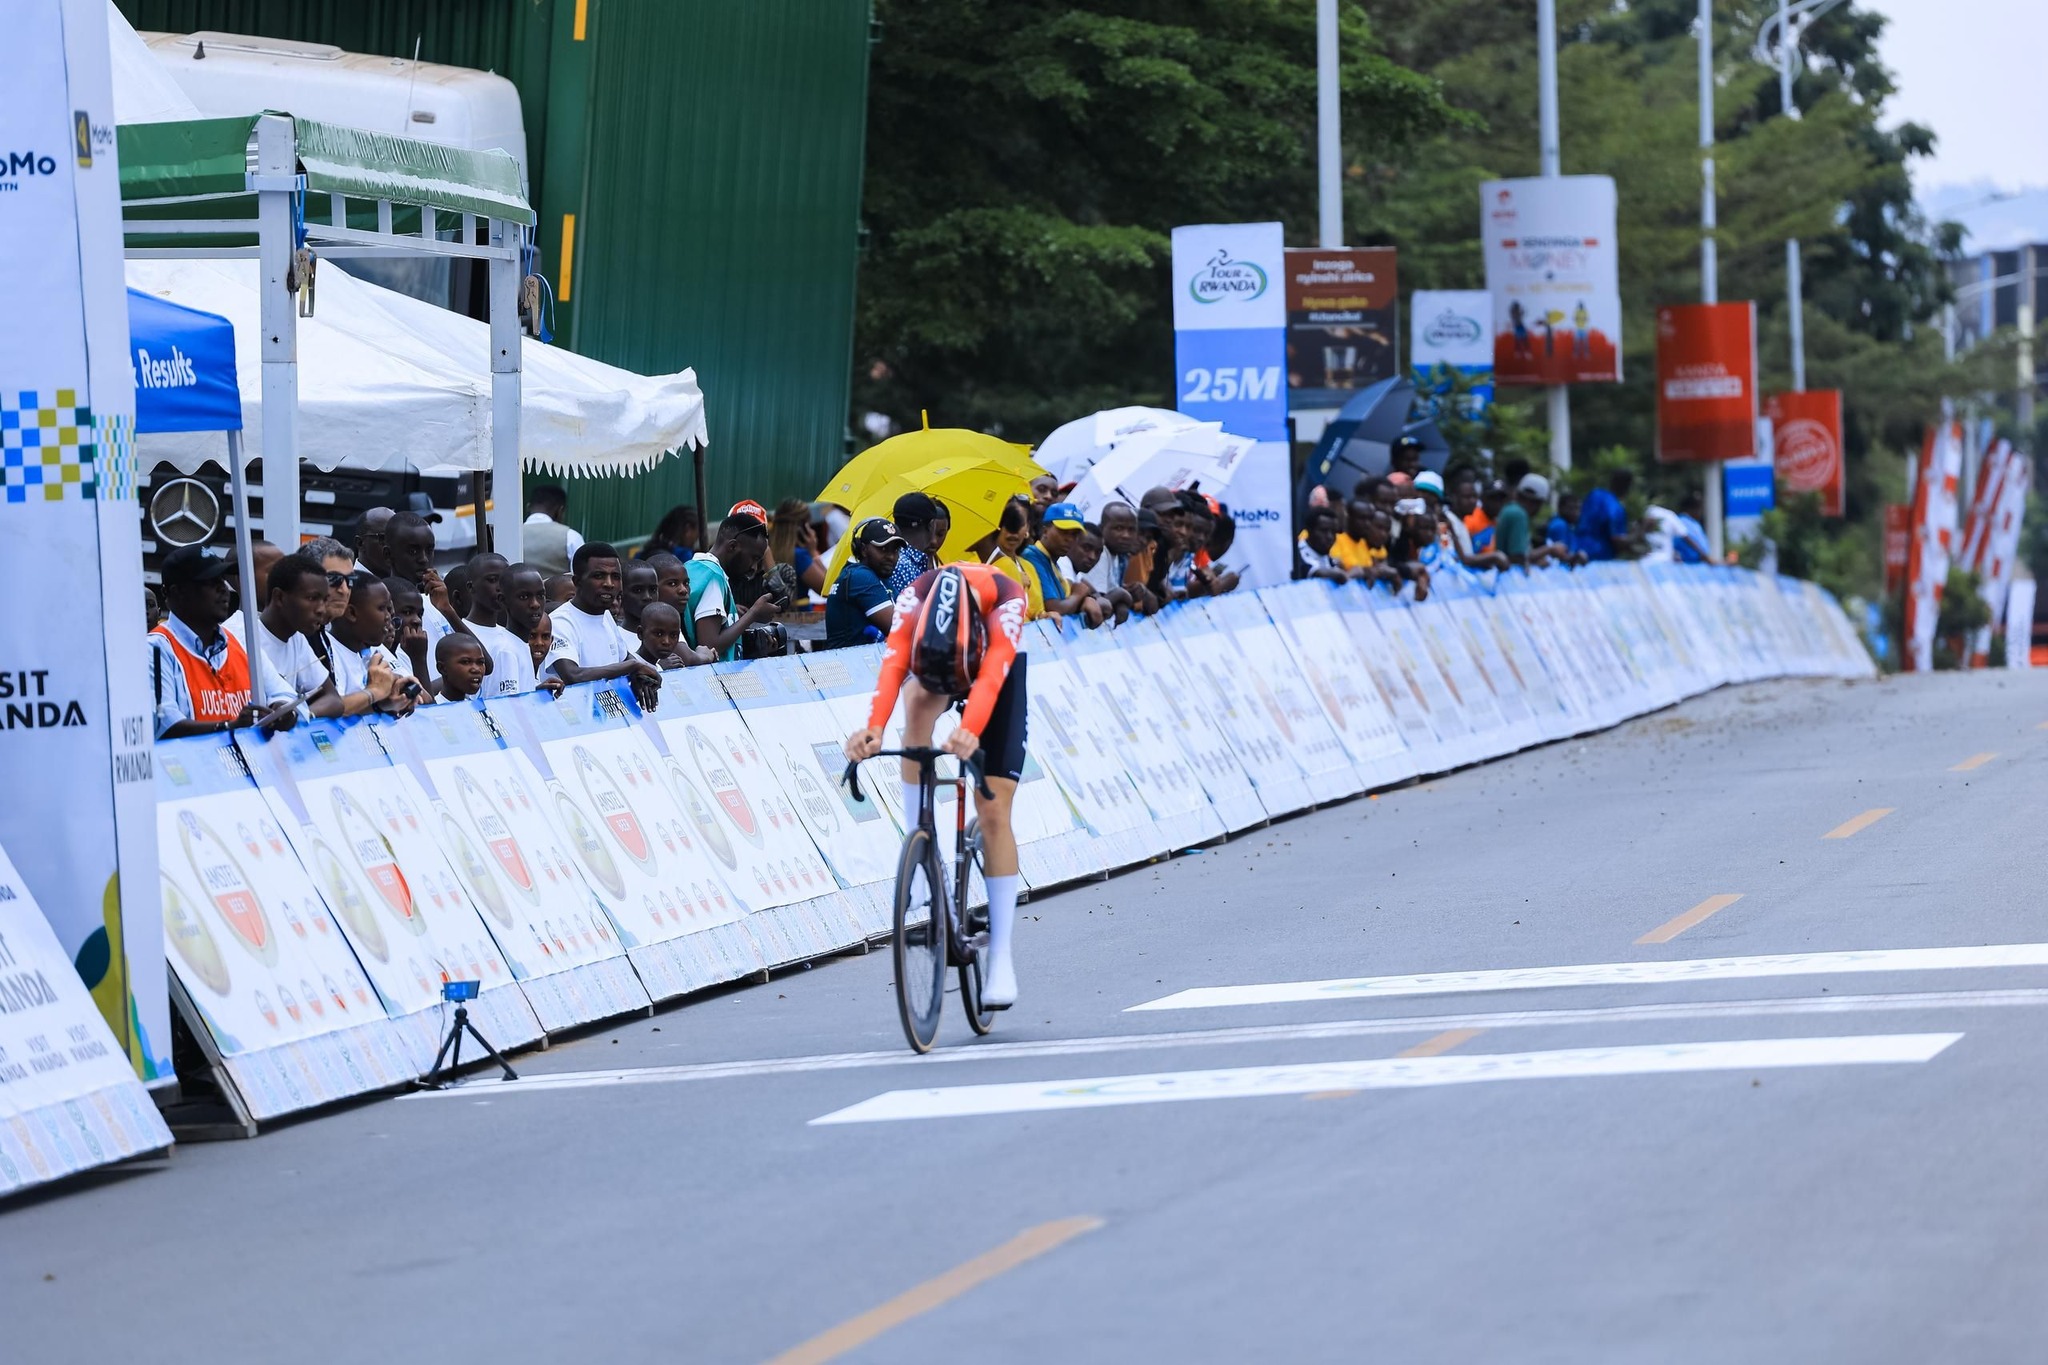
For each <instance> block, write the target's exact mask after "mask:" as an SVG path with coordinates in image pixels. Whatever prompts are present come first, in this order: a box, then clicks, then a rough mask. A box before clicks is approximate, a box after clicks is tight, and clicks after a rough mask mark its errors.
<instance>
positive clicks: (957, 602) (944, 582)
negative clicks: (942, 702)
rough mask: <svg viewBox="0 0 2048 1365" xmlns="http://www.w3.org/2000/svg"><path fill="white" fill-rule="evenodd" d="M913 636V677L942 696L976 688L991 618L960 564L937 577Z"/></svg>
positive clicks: (913, 626) (920, 606) (914, 624)
mask: <svg viewBox="0 0 2048 1365" xmlns="http://www.w3.org/2000/svg"><path fill="white" fill-rule="evenodd" d="M910 639H911V649H910V673H911V676H912V677H914V678H916V679H917V680H918V681H919V682H921V683H923V684H924V685H925V686H926V687H927V688H929V689H930V690H932V691H934V692H937V693H939V694H941V695H943V696H948V697H956V698H957V697H964V696H966V695H967V694H968V693H969V692H970V691H972V690H973V688H974V679H975V676H976V675H977V674H979V673H980V672H981V660H982V656H983V655H984V654H986V653H987V652H988V623H987V622H986V621H984V620H983V619H982V615H981V603H980V602H979V601H977V600H976V598H975V595H974V587H973V585H972V584H971V583H969V582H968V581H967V575H966V574H965V573H964V572H962V569H961V566H960V565H957V564H948V565H946V566H944V567H943V568H941V569H940V570H939V571H938V573H937V575H936V576H935V577H934V578H933V579H932V586H931V591H929V592H927V593H926V594H925V595H924V601H922V602H920V603H919V604H918V608H917V618H916V620H915V621H913V622H912V623H911V632H910Z"/></svg>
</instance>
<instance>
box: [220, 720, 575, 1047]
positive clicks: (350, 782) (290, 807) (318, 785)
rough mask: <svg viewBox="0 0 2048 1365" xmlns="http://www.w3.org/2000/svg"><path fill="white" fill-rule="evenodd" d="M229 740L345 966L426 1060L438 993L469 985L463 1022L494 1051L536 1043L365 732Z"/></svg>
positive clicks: (431, 838)
mask: <svg viewBox="0 0 2048 1365" xmlns="http://www.w3.org/2000/svg"><path fill="white" fill-rule="evenodd" d="M236 739H237V745H238V747H239V748H240V750H241V753H242V757H243V759H244V760H246V761H247V763H248V765H249V770H250V772H252V773H253V774H254V775H255V777H256V785H257V787H258V788H259V789H260V790H261V791H262V793H263V800H264V803H265V804H266V806H267V807H268V808H269V811H270V814H271V818H272V819H274V820H275V821H277V823H278V825H279V827H280V828H282V829H284V830H285V831H287V832H288V833H289V835H290V838H291V842H292V844H293V845H294V846H295V847H296V848H298V850H299V853H300V855H301V856H300V861H301V863H303V864H304V865H305V866H306V867H307V868H308V869H310V870H311V871H312V873H313V876H314V879H315V881H316V882H317V883H318V884H319V885H320V886H321V889H322V890H323V891H324V892H325V893H326V894H327V896H328V905H329V907H330V908H331V909H332V910H333V911H334V912H335V915H336V917H337V918H338V920H339V921H340V923H341V926H342V930H343V932H344V933H345V934H346V935H347V937H348V941H349V944H350V946H352V947H353V948H354V949H355V953H356V960H357V961H358V962H360V963H361V964H362V966H363V970H364V972H365V974H366V975H368V976H369V978H370V980H371V981H373V982H374V983H375V984H376V987H377V993H378V994H379V995H381V996H382V997H383V998H384V1003H385V1007H386V1009H387V1010H388V1011H389V1012H390V1013H391V1014H393V1015H394V1016H396V1017H398V1018H399V1019H401V1020H403V1021H405V1022H406V1024H407V1025H408V1026H409V1028H410V1029H411V1030H412V1032H413V1036H414V1038H415V1040H416V1044H417V1045H421V1046H426V1047H428V1048H429V1049H430V1050H429V1052H428V1054H427V1055H428V1056H429V1058H431V1056H432V1052H431V1048H432V1047H433V1046H435V1045H437V1044H438V1043H439V1041H440V1034H441V1033H442V1031H443V1030H444V1028H445V1024H444V1021H443V1018H442V1016H443V1013H444V1009H443V1001H442V998H441V987H442V985H443V983H445V982H447V981H451V980H454V981H477V982H480V983H481V991H480V994H479V995H478V997H477V999H476V1000H475V1001H474V1002H472V1004H471V1005H470V1010H469V1012H470V1015H471V1016H472V1017H473V1018H474V1019H475V1020H476V1023H477V1027H479V1028H481V1029H482V1030H483V1031H484V1034H485V1036H486V1037H488V1038H490V1040H491V1041H492V1042H494V1043H496V1044H497V1045H498V1046H499V1047H516V1046H518V1045H519V1044H522V1043H530V1042H534V1041H537V1040H538V1039H539V1038H540V1036H541V1026H540V1021H539V1019H538V1018H536V1017H535V1015H534V1012H533V1008H532V1006H531V1005H529V1004H528V1003H527V999H526V996H525V995H524V994H522V993H521V992H520V990H519V987H518V985H517V984H516V981H515V979H514V975H513V971H512V968H511V967H510V965H508V963H507V960H506V959H507V957H508V956H509V954H507V953H506V952H505V951H504V949H503V948H502V947H501V946H500V945H499V943H498V940H497V939H496V937H495V936H494V935H493V934H492V933H491V931H490V929H489V928H488V927H487V926H486V925H485V924H484V920H483V915H482V913H481V912H480V911H478V910H477V908H476V906H475V905H474V904H473V903H472V902H471V900H470V898H469V893H468V892H467V891H465V890H464V889H463V887H462V883H461V881H460V879H459V878H458V877H457V876H456V874H455V869H454V868H453V867H452V866H451V865H450V863H449V861H448V854H447V852H446V851H445V850H446V844H445V843H444V842H443V841H444V839H445V837H446V836H445V834H444V832H443V831H442V830H440V829H437V828H435V825H434V809H433V803H432V802H431V801H429V800H428V799H427V794H426V792H425V790H424V789H423V788H421V786H420V784H419V781H418V779H417V778H415V777H414V776H413V775H412V774H411V773H410V772H409V771H407V770H406V769H404V768H399V767H394V766H393V765H392V762H391V759H390V757H389V756H388V755H387V754H386V753H385V751H384V746H383V745H382V744H380V743H379V742H378V740H377V737H376V734H375V733H374V727H373V725H372V723H371V722H368V721H365V720H360V719H358V720H310V721H303V722H301V723H300V724H299V725H298V726H296V727H295V728H293V729H292V730H291V731H289V732H288V733H285V734H281V735H277V736H274V737H272V738H270V739H268V740H265V739H263V738H261V737H260V736H257V735H256V734H255V733H254V732H253V731H249V730H243V731H238V732H237V736H236Z"/></svg>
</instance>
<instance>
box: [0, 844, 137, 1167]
mask: <svg viewBox="0 0 2048 1365" xmlns="http://www.w3.org/2000/svg"><path fill="white" fill-rule="evenodd" d="M170 1145H171V1133H170V1130H169V1129H168V1128H166V1127H165V1126H164V1121H163V1119H162V1118H160V1117H159V1116H158V1115H157V1112H156V1105H155V1104H154V1103H153V1102H152V1101H151V1100H150V1098H149V1092H148V1091H146V1090H144V1089H143V1088H142V1082H141V1081H139V1080H137V1079H136V1077H135V1071H134V1068H133V1067H131V1066H130V1065H129V1062H128V1058H127V1056H126V1055H125V1054H124V1053H123V1052H122V1050H121V1044H120V1042H119V1041H118V1040H117V1039H115V1037H114V1035H113V1033H112V1032H111V1031H110V1030H109V1029H108V1028H107V1021H106V1020H105V1019H104V1018H102V1017H101V1016H100V1012H99V1008H98V1006H97V1005H95V1004H94V1003H93V998H92V996H91V995H90V994H88V993H87V991H86V989H85V983H84V982H83V981H81V980H79V977H78V973H77V971H75V970H74V969H73V968H72V965H71V958H70V957H69V955H67V954H66V953H65V951H64V949H63V948H62V947H61V946H60V945H59V944H58V942H57V935H56V933H55V932H54V931H53V930H52V929H51V928H50V925H49V922H48V921H47V920H45V919H44V918H43V912H42V910H41V909H40V908H39V907H38V906H37V905H36V900H35V897H34V896H33V895H31V894H30V892H29V889H28V886H27V884H26V883H25V882H23V881H22V879H21V874H20V873H19V872H17V871H16V870H15V867H14V862H13V860H12V859H10V858H9V857H8V856H7V851H6V850H5V849H0V1194H8V1193H11V1192H13V1191H15V1190H19V1189H22V1188H24V1187H26V1186H29V1185H39V1184H42V1183H43V1182H44V1181H47V1180H55V1179H57V1178H58V1177H60V1176H66V1175H70V1174H72V1173H73V1172H75V1171H82V1170H86V1169H88V1168H90V1167H93V1166H100V1165H104V1164H105V1163H107V1162H109V1161H118V1160H120V1159H121V1158H123V1157H130V1156H139V1155H141V1154H142V1153H144V1152H154V1151H159V1150H161V1149H163V1148H165V1147H168V1146H170Z"/></svg>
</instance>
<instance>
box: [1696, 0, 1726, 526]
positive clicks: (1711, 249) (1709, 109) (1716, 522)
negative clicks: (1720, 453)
mask: <svg viewBox="0 0 2048 1365" xmlns="http://www.w3.org/2000/svg"><path fill="white" fill-rule="evenodd" d="M1700 177H1701V183H1700V302H1701V303H1719V302H1720V301H1721V275H1720V255H1719V244H1718V243H1716V242H1715V240H1714V226H1715V224H1714V0H1700ZM1704 473H1705V481H1706V500H1707V527H1706V530H1707V548H1708V549H1710V550H1712V551H1713V552H1714V558H1716V559H1719V558H1720V557H1721V512H1722V508H1721V498H1722V494H1721V465H1720V463H1719V462H1718V461H1709V462H1708V463H1707V466H1706V469H1705V471H1704Z"/></svg>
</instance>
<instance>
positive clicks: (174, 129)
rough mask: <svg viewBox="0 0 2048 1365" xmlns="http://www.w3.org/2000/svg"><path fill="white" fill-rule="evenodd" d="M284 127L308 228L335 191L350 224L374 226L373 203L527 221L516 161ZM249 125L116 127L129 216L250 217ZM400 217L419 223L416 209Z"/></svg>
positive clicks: (351, 132)
mask: <svg viewBox="0 0 2048 1365" xmlns="http://www.w3.org/2000/svg"><path fill="white" fill-rule="evenodd" d="M288 117H289V116H288ZM292 126H293V130H294V131H295V133H296V134H297V138H298V150H299V169H300V170H301V171H302V172H303V173H304V174H305V177H306V195H307V204H306V217H307V219H308V220H309V221H312V222H326V221H328V218H329V216H330V210H329V203H330V201H329V200H328V199H327V198H326V196H328V195H335V194H338V195H341V196H343V197H344V199H346V200H349V201H356V202H352V203H350V204H349V206H348V212H349V218H350V220H351V222H354V221H356V220H357V219H358V217H359V215H360V216H361V217H362V218H363V219H364V220H365V221H364V225H365V226H368V225H370V224H373V223H374V221H375V218H374V210H373V209H371V207H370V205H371V204H372V203H374V202H375V201H377V200H389V201H391V202H392V203H393V204H396V205H400V206H406V207H410V208H413V209H415V210H417V209H419V208H434V209H439V210H442V211H444V212H448V213H472V214H476V215H477V216H479V217H484V218H501V219H505V220H508V221H510V222H515V223H529V224H530V223H532V222H533V220H534V219H533V210H532V209H531V208H530V207H528V206H527V203H526V199H525V198H524V196H522V195H521V194H520V192H519V164H518V163H517V162H516V161H514V160H513V159H512V158H511V157H510V156H509V155H507V154H506V153H504V152H496V151H490V152H474V151H469V150H467V149H464V148H461V147H447V146H443V145H441V144H439V143H434V142H421V141H418V140H417V139H414V138H405V137H394V136H392V135H390V134H388V133H371V132H366V131H364V130H362V129H360V128H343V127H340V126H339V125H336V124H332V123H319V122H315V121H314V120H312V119H303V118H297V117H293V118H292ZM255 127H256V116H255V115H244V116H241V117H237V118H211V119H191V120H184V121H178V122H171V123H124V124H122V125H120V126H119V127H118V128H117V129H116V130H115V132H116V135H117V137H118V139H119V147H120V158H121V199H122V201H123V202H124V203H125V204H128V205H130V206H131V208H130V210H129V214H128V216H129V217H130V218H134V219H140V218H147V219H158V220H162V219H172V220H175V219H182V218H204V219H226V218H248V219H254V218H255V216H256V205H255V200H254V197H253V196H251V195H250V194H249V174H250V170H251V166H250V162H251V151H250V139H251V137H252V136H253V135H254V132H255ZM198 196H204V198H200V199H199V201H198V202H195V203H182V204H181V203H163V202H161V201H164V200H177V199H192V198H194V197H198ZM152 201H155V202H152ZM145 205H146V206H147V207H145ZM407 216H408V217H409V218H411V220H412V221H413V223H415V224H416V223H417V222H418V214H417V213H416V212H415V213H412V214H409V215H407ZM399 230H400V231H404V230H405V228H404V227H403V226H402V225H401V226H400V227H399ZM183 240H185V241H186V242H188V243H189V242H192V241H193V240H194V239H192V238H189V237H187V238H185V239H183ZM250 240H253V237H252V238H251V239H250Z"/></svg>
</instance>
